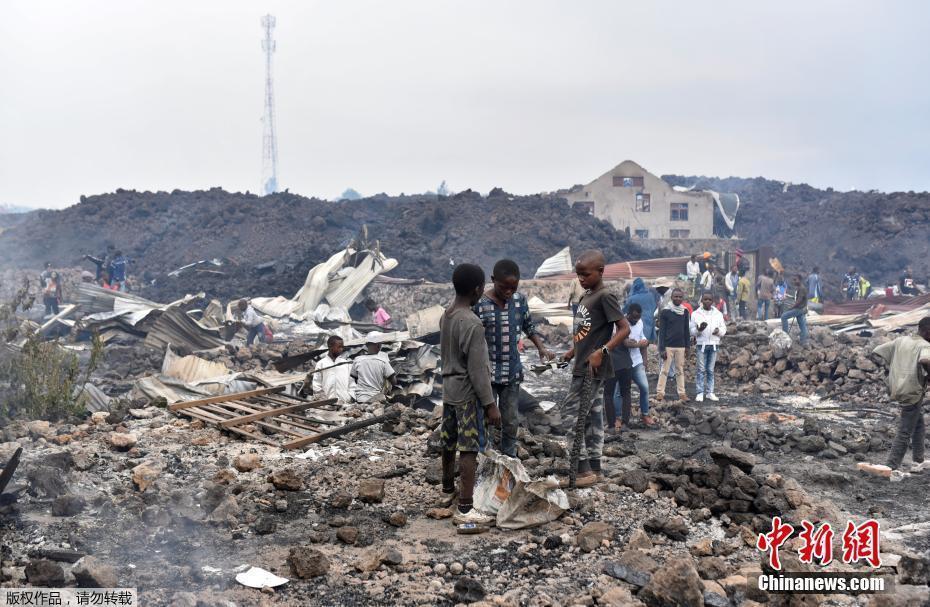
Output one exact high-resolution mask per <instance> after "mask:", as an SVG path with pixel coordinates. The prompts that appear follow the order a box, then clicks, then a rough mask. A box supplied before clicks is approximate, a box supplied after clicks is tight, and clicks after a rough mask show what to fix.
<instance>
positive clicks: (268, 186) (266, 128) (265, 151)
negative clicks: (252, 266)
mask: <svg viewBox="0 0 930 607" xmlns="http://www.w3.org/2000/svg"><path fill="white" fill-rule="evenodd" d="M274 26H275V18H274V15H265V16H264V17H262V28H264V30H265V38H264V40H262V50H264V51H265V114H264V115H263V116H262V194H273V193H275V192H277V191H278V142H277V139H276V138H275V126H274V76H273V75H272V72H271V56H272V54H274V50H275V41H274V38H272V32H273V31H274Z"/></svg>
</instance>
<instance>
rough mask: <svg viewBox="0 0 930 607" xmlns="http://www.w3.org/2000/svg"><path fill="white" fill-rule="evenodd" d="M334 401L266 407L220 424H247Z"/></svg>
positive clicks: (226, 425) (225, 426)
mask: <svg viewBox="0 0 930 607" xmlns="http://www.w3.org/2000/svg"><path fill="white" fill-rule="evenodd" d="M335 402H336V399H335V398H332V399H329V400H328V401H320V402H312V401H308V402H305V403H299V404H296V405H290V406H287V407H279V408H277V409H268V410H267V411H259V412H258V413H252V414H251V415H243V416H241V417H234V418H232V419H230V420H226V421H225V422H223V423H221V424H220V425H221V426H223V427H224V428H229V427H231V426H238V425H240V424H247V423H249V422H252V421H256V420H259V419H265V418H266V417H274V416H276V415H282V414H284V413H292V412H296V411H303V410H304V409H309V408H310V407H320V406H322V405H324V404H332V403H335ZM307 421H309V420H307Z"/></svg>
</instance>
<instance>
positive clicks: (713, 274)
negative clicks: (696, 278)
mask: <svg viewBox="0 0 930 607" xmlns="http://www.w3.org/2000/svg"><path fill="white" fill-rule="evenodd" d="M716 288H717V270H716V269H715V268H714V264H712V263H710V262H707V269H706V270H704V273H703V274H701V293H700V294H701V296H702V297H703V295H704V294H705V293H710V295H711V299H713V298H714V295H715V293H716Z"/></svg>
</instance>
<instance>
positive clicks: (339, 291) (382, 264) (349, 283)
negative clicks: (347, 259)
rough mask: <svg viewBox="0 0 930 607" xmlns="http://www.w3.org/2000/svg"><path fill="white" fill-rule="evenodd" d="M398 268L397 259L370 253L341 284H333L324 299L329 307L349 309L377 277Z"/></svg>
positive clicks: (350, 271) (351, 270)
mask: <svg viewBox="0 0 930 607" xmlns="http://www.w3.org/2000/svg"><path fill="white" fill-rule="evenodd" d="M396 267H397V260H396V259H389V258H386V257H385V256H384V255H381V254H380V253H378V256H377V257H375V256H374V255H373V254H371V253H369V254H368V255H366V256H365V258H364V259H363V260H362V262H361V263H360V264H358V266H356V267H354V268H352V269H350V270H349V272H348V273H347V274H346V276H345V278H344V279H343V280H342V281H341V282H340V283H339V284H332V283H331V284H330V286H329V288H328V289H326V294H325V295H324V297H325V298H326V301H327V302H329V305H331V306H334V307H338V308H345V309H348V308H349V307H350V306H351V305H352V303H353V302H354V301H355V298H357V297H358V296H359V295H361V293H362V291H364V290H365V287H367V286H368V284H369V283H370V282H371V281H372V280H374V278H375V276H377V275H378V274H383V273H384V272H390V271H391V270H393V269H394V268H396Z"/></svg>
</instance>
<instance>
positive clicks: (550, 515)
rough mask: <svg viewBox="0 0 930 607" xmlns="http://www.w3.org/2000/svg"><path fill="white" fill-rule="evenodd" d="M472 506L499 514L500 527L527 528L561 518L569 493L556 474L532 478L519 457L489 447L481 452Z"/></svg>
mask: <svg viewBox="0 0 930 607" xmlns="http://www.w3.org/2000/svg"><path fill="white" fill-rule="evenodd" d="M473 505H474V507H475V508H477V509H478V510H479V511H481V512H484V513H485V514H492V515H497V526H498V527H500V528H501V529H524V528H526V527H535V526H537V525H543V524H545V523H549V522H552V521H554V520H556V519H557V518H559V517H560V516H561V515H562V513H563V512H565V511H566V510H568V496H567V495H565V492H564V491H562V490H561V489H559V481H558V479H557V478H556V477H554V476H547V477H546V478H544V479H542V480H532V479H530V476H529V474H527V472H526V469H525V468H524V467H523V464H522V463H521V462H520V460H518V459H516V458H513V457H508V456H506V455H503V454H501V453H498V452H497V451H494V450H493V449H486V450H485V451H484V453H479V454H478V471H477V472H476V473H475V493H474V501H473Z"/></svg>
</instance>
